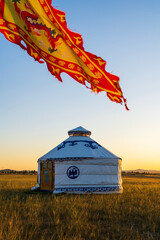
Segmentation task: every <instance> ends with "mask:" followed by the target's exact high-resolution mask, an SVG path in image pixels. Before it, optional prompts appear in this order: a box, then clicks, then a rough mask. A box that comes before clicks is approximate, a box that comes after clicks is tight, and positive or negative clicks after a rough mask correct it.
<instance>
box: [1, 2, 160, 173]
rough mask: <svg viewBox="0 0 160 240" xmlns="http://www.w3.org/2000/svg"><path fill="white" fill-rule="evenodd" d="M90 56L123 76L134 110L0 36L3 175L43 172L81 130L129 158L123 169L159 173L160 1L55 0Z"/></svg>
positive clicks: (115, 152)
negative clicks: (46, 159) (43, 160)
mask: <svg viewBox="0 0 160 240" xmlns="http://www.w3.org/2000/svg"><path fill="white" fill-rule="evenodd" d="M52 6H54V7H56V8H58V9H60V10H62V11H64V12H66V20H67V25H68V27H69V29H70V30H72V31H74V32H78V33H80V34H82V37H83V40H84V47H85V50H86V51H88V52H91V53H94V54H95V55H97V56H100V57H102V58H103V59H104V60H106V61H107V66H106V70H107V71H108V72H111V73H113V74H115V75H118V76H119V77H120V85H121V88H122V91H123V94H124V97H125V98H127V101H128V107H129V108H130V111H126V110H125V108H124V106H122V105H120V104H117V103H114V102H111V101H110V100H109V99H108V98H107V96H106V94H105V93H99V94H98V95H96V94H95V93H92V92H91V91H90V90H89V89H87V88H85V86H83V85H81V84H79V83H77V82H76V81H75V80H73V79H72V78H71V77H69V76H68V75H67V74H65V73H63V74H62V79H63V83H61V82H59V81H58V80H57V79H55V78H54V76H52V75H51V74H50V73H49V71H48V70H47V67H46V65H45V64H40V63H38V62H35V61H34V59H33V58H31V57H30V56H29V55H28V54H27V53H26V52H25V51H24V50H22V49H21V48H20V47H19V46H17V45H15V44H12V43H10V42H9V41H7V40H6V39H5V38H4V36H3V35H2V34H1V33H0V169H6V168H10V169H15V170H23V169H28V170H34V169H35V170H36V169H37V160H38V158H39V157H41V156H42V155H44V154H45V153H47V152H48V151H50V150H51V149H52V148H54V147H56V146H57V145H58V144H60V143H61V142H62V141H64V140H65V139H66V138H68V134H67V132H68V130H71V129H73V128H76V127H78V126H82V127H84V128H86V129H88V130H90V131H91V132H92V135H91V138H92V139H94V140H96V141H97V142H98V143H100V144H101V145H102V146H104V147H105V148H107V149H108V150H109V151H111V152H113V153H114V154H115V155H117V156H119V157H121V158H122V167H123V170H130V169H132V170H133V169H138V168H142V169H152V170H153V169H155V170H160V106H159V105H160V94H159V90H160V41H159V40H160V27H159V26H160V14H159V12H160V1H159V0H141V1H139V0H134V1H128V0H99V1H96V0H87V1H86V0H81V1H74V0H55V1H52Z"/></svg>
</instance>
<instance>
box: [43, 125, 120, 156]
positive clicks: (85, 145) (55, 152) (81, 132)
mask: <svg viewBox="0 0 160 240" xmlns="http://www.w3.org/2000/svg"><path fill="white" fill-rule="evenodd" d="M68 135H69V138H67V139H66V140H65V141H63V142H62V143H60V144H59V145H58V146H57V147H55V148H53V149H52V150H51V151H49V152H48V153H47V154H45V155H44V156H42V157H41V158H40V159H39V160H47V159H50V160H51V159H52V160H58V159H66V158H70V159H77V158H111V159H120V158H119V157H117V156H116V155H114V154H113V153H111V152H109V151H108V150H107V149H105V148H104V147H102V146H101V145H100V144H99V143H97V142H96V141H94V140H93V139H91V138H90V137H89V136H90V135H91V132H90V131H88V130H86V129H85V128H83V127H78V128H75V129H73V130H70V131H68Z"/></svg>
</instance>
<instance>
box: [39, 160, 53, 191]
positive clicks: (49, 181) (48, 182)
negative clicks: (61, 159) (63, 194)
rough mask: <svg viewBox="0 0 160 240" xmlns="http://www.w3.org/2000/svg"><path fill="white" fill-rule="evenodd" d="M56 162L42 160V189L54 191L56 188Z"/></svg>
mask: <svg viewBox="0 0 160 240" xmlns="http://www.w3.org/2000/svg"><path fill="white" fill-rule="evenodd" d="M54 172H55V171H54V162H51V161H48V162H42V163H41V181H40V189H41V190H48V191H53V189H54V176H55V173H54Z"/></svg>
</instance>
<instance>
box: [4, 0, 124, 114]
mask: <svg viewBox="0 0 160 240" xmlns="http://www.w3.org/2000/svg"><path fill="white" fill-rule="evenodd" d="M0 32H2V33H3V34H4V36H5V37H6V39H8V40H9V41H10V42H12V43H15V44H18V45H19V46H20V47H21V48H23V49H25V50H27V52H28V54H29V55H30V56H32V57H33V58H34V59H35V60H37V61H38V62H40V63H42V62H44V61H45V62H46V64H47V67H48V70H49V71H50V72H51V74H53V75H54V76H55V77H56V78H57V79H58V80H59V81H62V80H61V77H60V75H61V73H62V72H65V73H67V74H68V75H70V76H71V77H72V78H73V79H75V80H76V81H77V82H79V83H81V84H83V85H85V86H86V87H87V88H90V89H91V90H92V91H93V92H97V93H99V92H101V91H105V92H106V93H107V96H108V97H109V99H110V100H112V101H114V102H117V103H122V102H124V104H125V107H126V109H127V110H128V108H127V105H126V100H125V98H124V97H123V93H122V91H121V88H120V86H119V77H118V76H115V75H113V74H110V73H108V72H106V71H105V66H106V61H104V60H103V59H102V58H100V57H97V56H96V55H94V54H92V53H89V52H86V51H85V50H84V47H83V39H82V36H81V35H80V34H78V33H75V32H72V31H70V30H69V29H68V28H67V23H66V19H65V13H64V12H62V11H60V10H57V9H55V8H53V7H52V6H51V0H0ZM23 42H24V43H25V45H24V44H23ZM42 59H43V60H42ZM87 82H88V83H89V84H90V87H88V83H87Z"/></svg>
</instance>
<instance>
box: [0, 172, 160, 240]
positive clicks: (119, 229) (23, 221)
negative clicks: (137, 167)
mask: <svg viewBox="0 0 160 240" xmlns="http://www.w3.org/2000/svg"><path fill="white" fill-rule="evenodd" d="M35 185H36V175H0V240H30V239H32V240H50V239H53V240H70V239H71V240H82V239H85V240H89V239H93V240H101V239H102V240H103V239H104V240H107V239H108V240H112V239H118V240H130V239H135V240H140V239H141V240H151V239H153V240H158V239H160V176H159V177H158V176H156V177H153V176H147V177H145V176H142V177H141V176H138V177H136V176H124V177H123V187H124V193H123V194H122V195H89V194H88V195H67V194H62V195H57V196H55V195H53V194H49V193H41V192H31V191H30V188H31V187H33V186H35Z"/></svg>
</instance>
